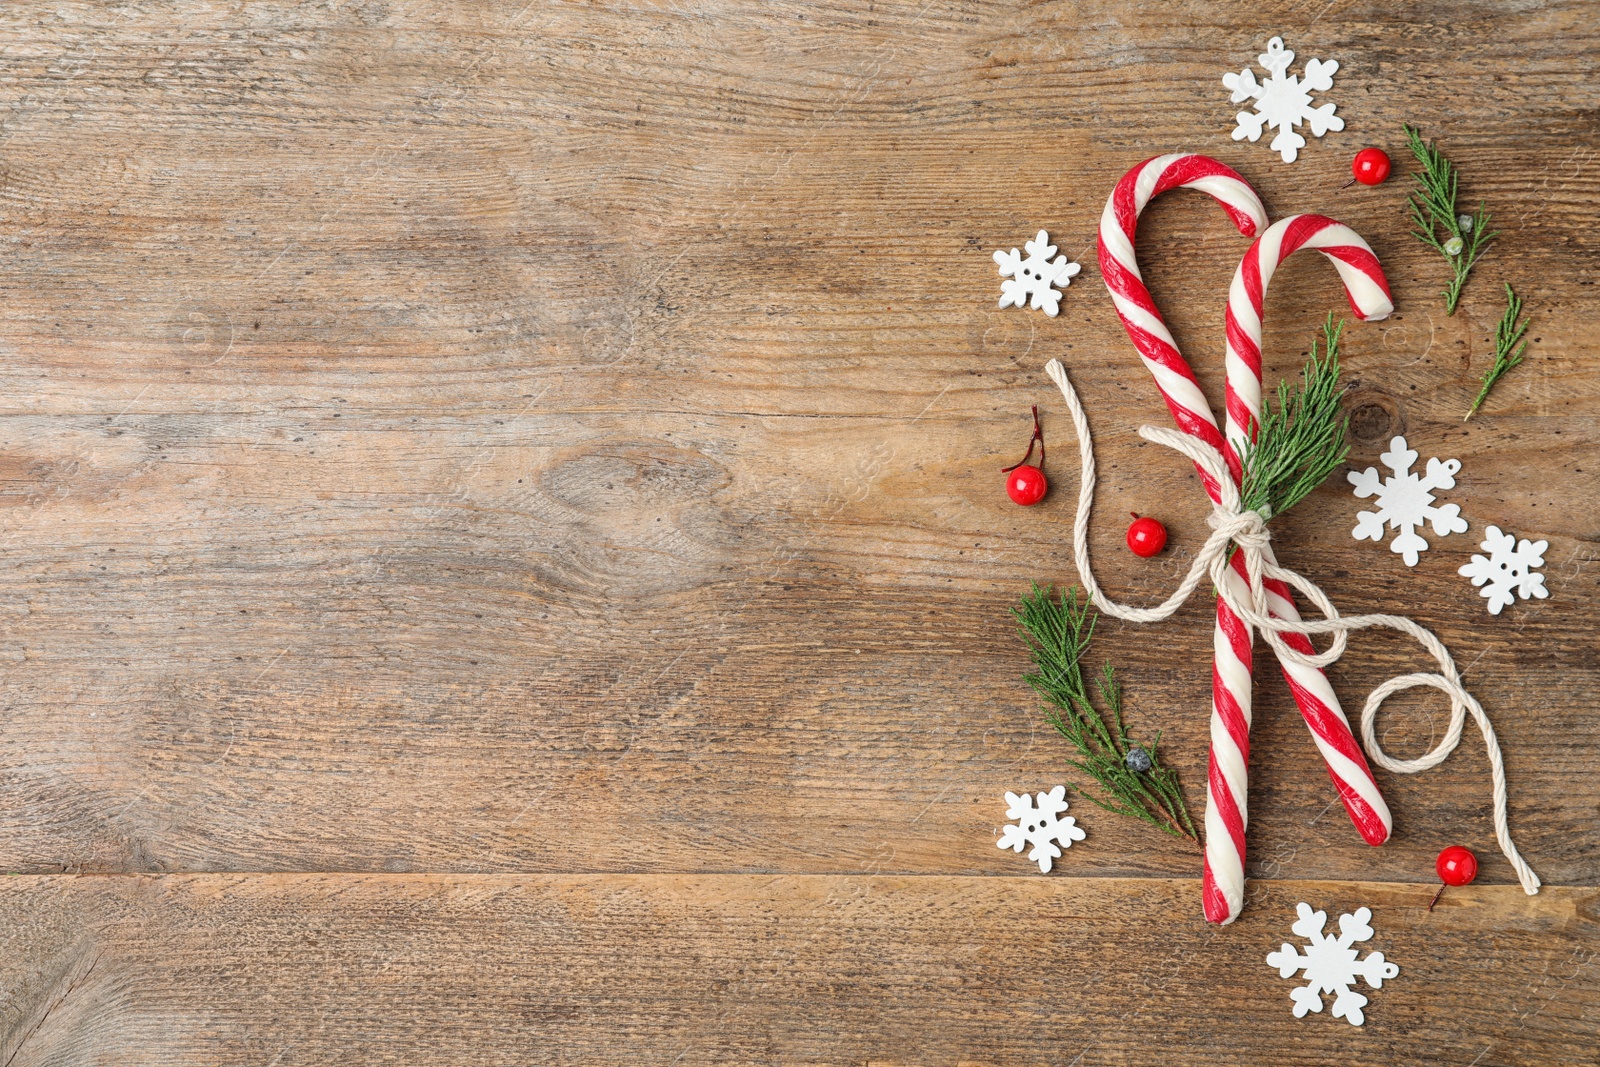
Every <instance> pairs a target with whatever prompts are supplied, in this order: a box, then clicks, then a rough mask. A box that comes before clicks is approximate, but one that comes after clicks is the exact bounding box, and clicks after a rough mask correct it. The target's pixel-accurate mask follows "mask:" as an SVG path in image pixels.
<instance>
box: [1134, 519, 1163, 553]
mask: <svg viewBox="0 0 1600 1067" xmlns="http://www.w3.org/2000/svg"><path fill="white" fill-rule="evenodd" d="M1166 547H1167V528H1166V527H1165V526H1163V525H1161V524H1160V523H1159V522H1157V521H1156V520H1154V519H1152V518H1150V517H1149V516H1148V515H1146V516H1145V517H1144V518H1142V519H1141V518H1140V517H1139V516H1137V515H1135V516H1134V517H1133V524H1132V525H1131V526H1129V527H1128V548H1129V549H1131V550H1132V552H1133V554H1134V555H1135V556H1143V557H1144V558H1145V559H1149V558H1150V557H1151V556H1153V555H1155V554H1156V553H1157V552H1160V551H1161V550H1162V549H1163V548H1166Z"/></svg>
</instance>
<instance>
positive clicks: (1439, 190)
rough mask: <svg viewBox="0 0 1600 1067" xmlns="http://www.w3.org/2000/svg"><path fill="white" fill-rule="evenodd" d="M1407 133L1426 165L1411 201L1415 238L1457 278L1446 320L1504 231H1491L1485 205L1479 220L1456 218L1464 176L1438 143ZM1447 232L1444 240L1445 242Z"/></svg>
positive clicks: (1447, 296) (1448, 295)
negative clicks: (1459, 185)
mask: <svg viewBox="0 0 1600 1067" xmlns="http://www.w3.org/2000/svg"><path fill="white" fill-rule="evenodd" d="M1405 131H1406V143H1407V144H1408V145H1409V146H1410V147H1411V154H1412V155H1413V156H1416V157H1417V162H1418V163H1419V164H1421V165H1422V170H1421V171H1420V172H1419V173H1416V174H1413V175H1412V178H1414V179H1416V183H1417V189H1416V190H1415V191H1414V192H1413V193H1412V194H1411V196H1410V197H1409V198H1408V199H1407V203H1409V204H1410V205H1411V221H1412V222H1413V223H1415V224H1416V227H1417V228H1416V229H1415V230H1413V231H1412V233H1413V235H1414V236H1415V237H1416V238H1417V240H1419V241H1421V242H1422V243H1423V244H1425V245H1427V246H1428V247H1430V248H1434V249H1437V250H1438V252H1439V254H1440V255H1442V256H1444V258H1445V259H1446V260H1447V261H1448V262H1449V263H1450V266H1451V269H1452V270H1454V271H1455V277H1453V278H1451V279H1450V284H1448V285H1446V286H1445V287H1444V290H1443V292H1444V310H1445V314H1447V315H1454V314H1455V313H1456V304H1457V303H1459V302H1460V300H1461V287H1462V286H1463V285H1465V284H1466V283H1467V274H1468V273H1469V272H1470V271H1471V270H1472V265H1473V264H1474V263H1476V262H1478V257H1479V256H1481V255H1483V253H1484V252H1485V251H1487V249H1488V247H1489V242H1490V241H1493V240H1494V239H1495V237H1497V236H1499V234H1498V231H1496V232H1491V231H1490V230H1489V213H1488V212H1487V211H1485V210H1484V208H1483V202H1482V201H1479V203H1478V210H1477V211H1476V212H1475V213H1474V214H1472V215H1458V214H1456V186H1457V180H1458V178H1459V174H1458V172H1457V171H1456V168H1455V166H1454V165H1453V164H1452V163H1451V162H1450V161H1449V160H1448V159H1446V158H1444V154H1443V153H1442V152H1440V151H1439V149H1438V148H1436V147H1435V146H1434V143H1433V142H1432V141H1428V142H1426V143H1424V141H1423V140H1422V134H1421V133H1420V132H1418V131H1417V129H1416V128H1415V127H1412V126H1406V127H1405ZM1463 220H1465V221H1466V225H1465V226H1463V225H1462V222H1463ZM1441 232H1442V233H1443V235H1444V236H1443V240H1441V239H1440V233H1441Z"/></svg>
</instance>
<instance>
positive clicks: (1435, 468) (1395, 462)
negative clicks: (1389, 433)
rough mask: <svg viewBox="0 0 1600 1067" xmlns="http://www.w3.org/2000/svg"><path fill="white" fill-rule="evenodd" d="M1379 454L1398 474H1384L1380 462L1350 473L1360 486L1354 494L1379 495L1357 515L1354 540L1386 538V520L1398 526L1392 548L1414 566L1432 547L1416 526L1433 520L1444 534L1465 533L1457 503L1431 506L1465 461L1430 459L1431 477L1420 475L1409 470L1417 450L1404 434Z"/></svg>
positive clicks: (1451, 484)
mask: <svg viewBox="0 0 1600 1067" xmlns="http://www.w3.org/2000/svg"><path fill="white" fill-rule="evenodd" d="M1378 458H1379V459H1381V460H1383V462H1384V465H1385V466H1387V467H1388V468H1389V469H1390V470H1392V471H1394V474H1392V475H1390V476H1389V477H1387V478H1380V477H1379V476H1378V468H1376V467H1368V468H1367V469H1366V470H1364V471H1362V472H1360V473H1359V474H1358V473H1356V472H1355V471H1351V472H1350V484H1351V485H1353V486H1355V487H1356V496H1358V497H1368V496H1373V495H1376V496H1377V498H1378V510H1377V511H1363V512H1361V513H1360V514H1358V515H1357V516H1356V528H1355V530H1354V534H1355V539H1356V540H1357V541H1382V540H1383V528H1384V525H1385V524H1387V525H1388V526H1390V527H1391V528H1393V529H1396V530H1399V531H1400V533H1399V534H1398V535H1396V537H1395V539H1394V541H1393V542H1392V543H1390V545H1389V551H1390V552H1395V553H1398V554H1399V555H1401V556H1402V557H1404V558H1405V561H1406V566H1407V567H1415V566H1416V565H1417V553H1419V552H1422V551H1424V550H1425V549H1426V548H1427V547H1428V542H1426V541H1424V540H1423V539H1422V538H1421V537H1420V536H1418V534H1417V527H1419V526H1421V525H1423V524H1424V523H1425V522H1429V521H1432V523H1433V532H1434V533H1436V534H1438V535H1439V536H1440V537H1443V536H1445V535H1446V534H1453V533H1465V532H1466V529H1467V520H1466V519H1463V518H1462V517H1461V508H1460V506H1459V505H1456V504H1444V505H1441V506H1439V507H1435V506H1434V505H1433V493H1434V490H1436V489H1453V488H1455V484H1456V472H1457V471H1459V470H1460V469H1461V461H1460V460H1459V459H1447V460H1443V461H1440V460H1437V459H1430V460H1428V473H1427V476H1426V477H1418V476H1417V475H1415V474H1413V473H1411V465H1412V464H1413V463H1415V462H1416V461H1417V454H1416V452H1414V451H1412V450H1411V449H1409V448H1407V447H1406V439H1405V438H1404V437H1396V438H1394V439H1393V440H1391V441H1390V442H1389V451H1387V452H1385V453H1384V454H1383V455H1381V456H1379V457H1378Z"/></svg>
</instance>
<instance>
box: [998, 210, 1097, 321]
mask: <svg viewBox="0 0 1600 1067" xmlns="http://www.w3.org/2000/svg"><path fill="white" fill-rule="evenodd" d="M1022 247H1023V248H1025V249H1027V250H1028V256H1027V258H1026V259H1024V258H1023V256H1022V253H1021V252H1018V251H1017V250H1016V249H1015V248H1013V249H1012V250H1011V251H1009V252H996V253H995V254H994V261H995V262H996V263H998V264H999V265H1000V277H1002V278H1009V279H1010V281H1003V282H1001V283H1000V306H1001V307H1003V308H1005V307H1022V306H1023V305H1024V304H1027V303H1029V298H1030V297H1031V298H1032V306H1033V309H1034V310H1035V311H1038V310H1039V309H1040V308H1043V309H1044V313H1045V314H1046V315H1049V316H1051V317H1052V318H1054V317H1055V314H1056V312H1058V311H1060V310H1061V294H1060V293H1058V292H1056V291H1055V289H1054V288H1053V287H1054V286H1057V285H1059V286H1061V288H1063V289H1065V288H1066V287H1067V286H1069V285H1071V284H1072V277H1073V275H1075V274H1077V273H1078V271H1080V270H1082V269H1083V268H1082V267H1080V266H1079V265H1078V264H1076V263H1072V262H1069V261H1068V260H1067V257H1066V256H1057V255H1056V246H1055V245H1053V244H1051V243H1050V235H1049V234H1048V233H1046V232H1045V231H1044V230H1040V231H1039V236H1037V237H1035V238H1034V239H1033V240H1031V241H1026V242H1024V243H1023V246H1022ZM1052 257H1054V258H1052Z"/></svg>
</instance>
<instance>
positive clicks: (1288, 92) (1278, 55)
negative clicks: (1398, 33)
mask: <svg viewBox="0 0 1600 1067" xmlns="http://www.w3.org/2000/svg"><path fill="white" fill-rule="evenodd" d="M1256 61H1257V62H1258V63H1260V64H1261V66H1262V68H1263V69H1264V70H1266V72H1267V74H1268V75H1269V77H1268V78H1267V80H1266V81H1264V82H1258V81H1256V76H1255V74H1254V72H1252V71H1251V70H1250V68H1249V67H1246V68H1245V69H1244V70H1242V71H1240V72H1239V73H1238V74H1233V73H1229V74H1224V75H1223V76H1222V84H1223V85H1224V86H1226V87H1227V88H1229V89H1232V90H1233V96H1232V97H1230V99H1231V101H1232V102H1233V103H1235V104H1242V103H1244V102H1245V101H1246V100H1254V101H1255V102H1256V103H1255V110H1254V111H1241V112H1239V113H1238V114H1237V115H1235V116H1234V121H1236V122H1237V123H1238V125H1237V126H1235V127H1234V129H1233V139H1234V140H1235V141H1242V140H1244V139H1245V138H1246V137H1248V138H1250V140H1251V141H1259V140H1260V139H1261V130H1262V128H1263V127H1265V126H1271V127H1273V128H1274V129H1276V130H1277V131H1278V135H1277V136H1276V137H1274V138H1273V139H1272V150H1273V151H1274V152H1277V153H1278V154H1279V155H1281V156H1282V157H1283V161H1284V162H1285V163H1293V162H1294V161H1295V157H1296V156H1298V155H1299V154H1300V149H1302V148H1304V147H1305V146H1306V139H1305V138H1304V137H1301V136H1300V135H1299V134H1298V133H1296V132H1295V131H1294V128H1295V127H1296V126H1298V125H1300V124H1302V123H1304V124H1305V125H1307V126H1309V127H1310V128H1311V135H1312V136H1313V137H1321V136H1322V135H1323V134H1325V133H1327V132H1328V131H1329V130H1342V129H1344V119H1342V118H1340V117H1339V116H1337V115H1335V114H1334V113H1333V111H1334V107H1335V105H1333V104H1323V105H1322V106H1321V107H1312V106H1311V104H1312V99H1311V94H1312V93H1317V92H1326V91H1327V90H1329V89H1332V88H1333V74H1334V71H1336V70H1338V69H1339V64H1338V62H1337V61H1335V60H1331V59H1330V60H1328V61H1327V62H1326V63H1324V62H1323V61H1322V60H1320V59H1312V60H1308V61H1307V62H1306V70H1305V75H1306V76H1305V80H1304V81H1302V80H1300V78H1298V77H1296V76H1295V75H1293V74H1290V73H1288V70H1289V64H1290V63H1293V62H1294V53H1293V52H1291V51H1289V50H1288V49H1287V48H1285V47H1283V38H1282V37H1274V38H1273V39H1272V40H1270V41H1268V42H1267V50H1266V51H1265V52H1262V53H1261V54H1260V55H1258V56H1256Z"/></svg>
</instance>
